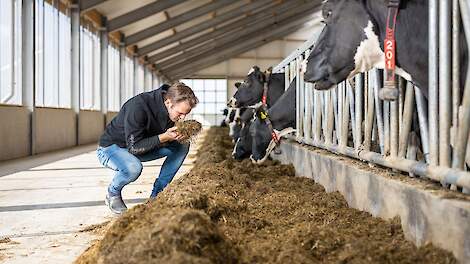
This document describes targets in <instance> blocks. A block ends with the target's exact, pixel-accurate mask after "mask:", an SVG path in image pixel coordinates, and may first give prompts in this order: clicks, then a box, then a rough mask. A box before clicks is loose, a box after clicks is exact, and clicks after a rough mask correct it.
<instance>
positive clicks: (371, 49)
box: [348, 20, 412, 81]
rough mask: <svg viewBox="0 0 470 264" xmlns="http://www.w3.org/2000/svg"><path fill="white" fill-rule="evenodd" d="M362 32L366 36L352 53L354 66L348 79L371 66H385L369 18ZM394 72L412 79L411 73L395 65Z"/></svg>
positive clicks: (382, 54) (380, 67)
mask: <svg viewBox="0 0 470 264" xmlns="http://www.w3.org/2000/svg"><path fill="white" fill-rule="evenodd" d="M364 33H365V34H366V38H365V39H364V40H363V41H362V42H361V44H359V47H358V48H357V51H356V54H355V55H354V63H355V68H354V70H353V71H352V72H351V73H350V74H349V76H348V79H349V78H351V77H353V76H354V75H356V74H357V73H360V72H366V71H368V70H370V69H372V68H379V69H384V68H385V59H384V56H385V55H384V52H383V51H382V49H380V42H379V37H378V36H377V35H376V34H375V32H374V30H373V24H372V22H371V21H370V20H369V22H368V23H367V27H366V28H364ZM396 74H398V75H400V76H401V77H403V78H405V79H406V80H408V81H411V80H412V78H411V75H410V74H409V73H407V72H406V71H404V70H403V69H401V68H400V67H396Z"/></svg>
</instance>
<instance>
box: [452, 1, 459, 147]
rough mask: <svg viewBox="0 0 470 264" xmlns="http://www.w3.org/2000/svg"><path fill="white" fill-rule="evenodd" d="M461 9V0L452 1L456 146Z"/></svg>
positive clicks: (454, 132)
mask: <svg viewBox="0 0 470 264" xmlns="http://www.w3.org/2000/svg"><path fill="white" fill-rule="evenodd" d="M459 34H460V10H459V0H453V1H452V127H451V131H450V138H451V145H452V146H455V144H456V139H457V127H458V126H459V122H458V121H459V104H460V61H459V60H460V58H459V57H460V47H459Z"/></svg>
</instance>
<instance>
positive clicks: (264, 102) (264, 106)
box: [261, 71, 280, 145]
mask: <svg viewBox="0 0 470 264" xmlns="http://www.w3.org/2000/svg"><path fill="white" fill-rule="evenodd" d="M270 78H271V72H269V71H268V72H267V73H266V80H265V82H264V84H263V97H261V103H262V105H261V109H262V110H261V117H262V119H263V120H264V121H265V122H266V125H268V128H269V132H270V133H271V138H272V139H273V140H274V142H275V143H276V145H279V143H280V142H279V138H278V136H277V135H276V132H275V131H274V128H273V124H272V123H271V120H270V118H269V115H268V105H267V100H268V88H269V79H270Z"/></svg>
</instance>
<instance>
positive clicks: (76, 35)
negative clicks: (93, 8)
mask: <svg viewBox="0 0 470 264" xmlns="http://www.w3.org/2000/svg"><path fill="white" fill-rule="evenodd" d="M70 17H71V23H72V41H71V49H72V72H71V81H72V85H71V87H72V92H71V96H72V109H73V111H74V112H75V145H78V143H79V142H78V114H79V112H80V10H79V7H78V4H74V5H73V6H72V7H71V10H70Z"/></svg>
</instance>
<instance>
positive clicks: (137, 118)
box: [124, 107, 160, 155]
mask: <svg viewBox="0 0 470 264" xmlns="http://www.w3.org/2000/svg"><path fill="white" fill-rule="evenodd" d="M146 122H147V115H146V113H145V112H144V111H143V110H142V109H139V108H138V107H131V108H129V109H128V111H127V112H126V115H125V119H124V133H125V136H126V145H127V149H128V151H129V152H130V153H132V154H134V155H140V154H144V153H146V152H148V151H150V150H152V149H154V148H158V147H159V146H160V139H159V138H158V135H156V136H152V137H147V138H146V137H145V126H146Z"/></svg>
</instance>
